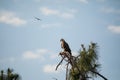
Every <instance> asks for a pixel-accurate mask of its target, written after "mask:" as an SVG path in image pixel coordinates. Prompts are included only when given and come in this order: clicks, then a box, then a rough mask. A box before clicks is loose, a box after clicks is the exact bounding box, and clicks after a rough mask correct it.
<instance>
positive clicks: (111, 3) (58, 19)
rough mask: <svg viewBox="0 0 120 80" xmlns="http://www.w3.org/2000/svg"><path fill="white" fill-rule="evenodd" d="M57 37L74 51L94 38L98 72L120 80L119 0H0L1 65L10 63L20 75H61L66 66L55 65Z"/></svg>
mask: <svg viewBox="0 0 120 80" xmlns="http://www.w3.org/2000/svg"><path fill="white" fill-rule="evenodd" d="M34 17H38V18H40V19H42V21H38V20H36V19H35V18H34ZM61 38H64V39H65V40H66V41H67V42H68V43H69V45H70V48H71V50H72V52H73V55H76V54H77V53H78V51H79V49H80V45H81V44H85V46H86V47H87V46H88V45H89V43H90V42H91V41H92V42H96V43H98V45H99V49H98V51H99V62H100V63H101V64H102V67H101V69H100V73H101V74H103V75H104V76H106V77H107V78H108V79H109V80H119V72H120V69H119V68H120V62H119V56H120V54H119V53H120V1H119V0H0V70H2V69H3V70H6V69H7V68H8V67H10V68H13V69H14V70H15V72H17V73H19V74H20V75H21V76H22V79H23V80H34V79H35V80H52V77H56V78H58V79H59V80H64V79H65V70H64V68H65V66H64V65H63V66H61V67H60V68H59V69H58V71H55V70H54V69H55V66H56V64H57V63H58V62H59V61H60V59H61V57H60V56H58V53H59V52H60V51H61V50H62V49H61V47H60V42H59V40H60V39H61ZM64 63H65V62H64ZM95 80H101V78H99V77H97V78H96V79H95Z"/></svg>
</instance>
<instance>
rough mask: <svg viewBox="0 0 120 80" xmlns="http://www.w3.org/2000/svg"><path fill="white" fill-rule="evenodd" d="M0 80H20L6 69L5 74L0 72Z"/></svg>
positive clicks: (15, 74)
mask: <svg viewBox="0 0 120 80" xmlns="http://www.w3.org/2000/svg"><path fill="white" fill-rule="evenodd" d="M0 80H20V75H19V74H17V73H13V70H12V69H10V68H8V69H7V73H6V74H5V73H4V71H3V70H1V75H0Z"/></svg>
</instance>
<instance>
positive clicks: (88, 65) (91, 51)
mask: <svg viewBox="0 0 120 80" xmlns="http://www.w3.org/2000/svg"><path fill="white" fill-rule="evenodd" d="M81 47H82V50H81V51H79V55H78V56H76V57H75V56H71V57H70V55H68V53H66V52H61V53H60V55H61V56H62V60H61V62H60V63H59V64H58V65H57V67H56V70H57V68H58V66H59V65H60V64H61V63H62V61H63V60H65V61H66V62H67V67H66V80H88V79H89V78H94V77H96V76H100V77H102V78H103V79H104V80H107V78H105V77H104V76H103V75H101V74H100V73H99V68H100V66H101V65H100V64H99V62H98V51H97V48H98V46H97V44H96V43H91V44H90V45H89V48H88V49H87V48H85V47H84V45H83V44H82V45H81ZM65 58H67V60H66V59H65ZM69 64H70V65H71V67H70V70H69V71H68V65H69Z"/></svg>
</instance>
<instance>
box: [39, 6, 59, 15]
mask: <svg viewBox="0 0 120 80" xmlns="http://www.w3.org/2000/svg"><path fill="white" fill-rule="evenodd" d="M40 11H41V12H42V14H44V15H58V14H59V13H60V12H59V11H58V10H53V9H49V8H47V7H42V8H40Z"/></svg>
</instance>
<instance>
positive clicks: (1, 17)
mask: <svg viewBox="0 0 120 80" xmlns="http://www.w3.org/2000/svg"><path fill="white" fill-rule="evenodd" d="M0 22H1V23H5V24H11V25H14V26H19V25H23V24H26V23H27V22H26V21H25V20H23V19H21V18H19V17H17V16H16V15H15V14H14V13H13V12H7V11H2V12H0Z"/></svg>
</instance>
